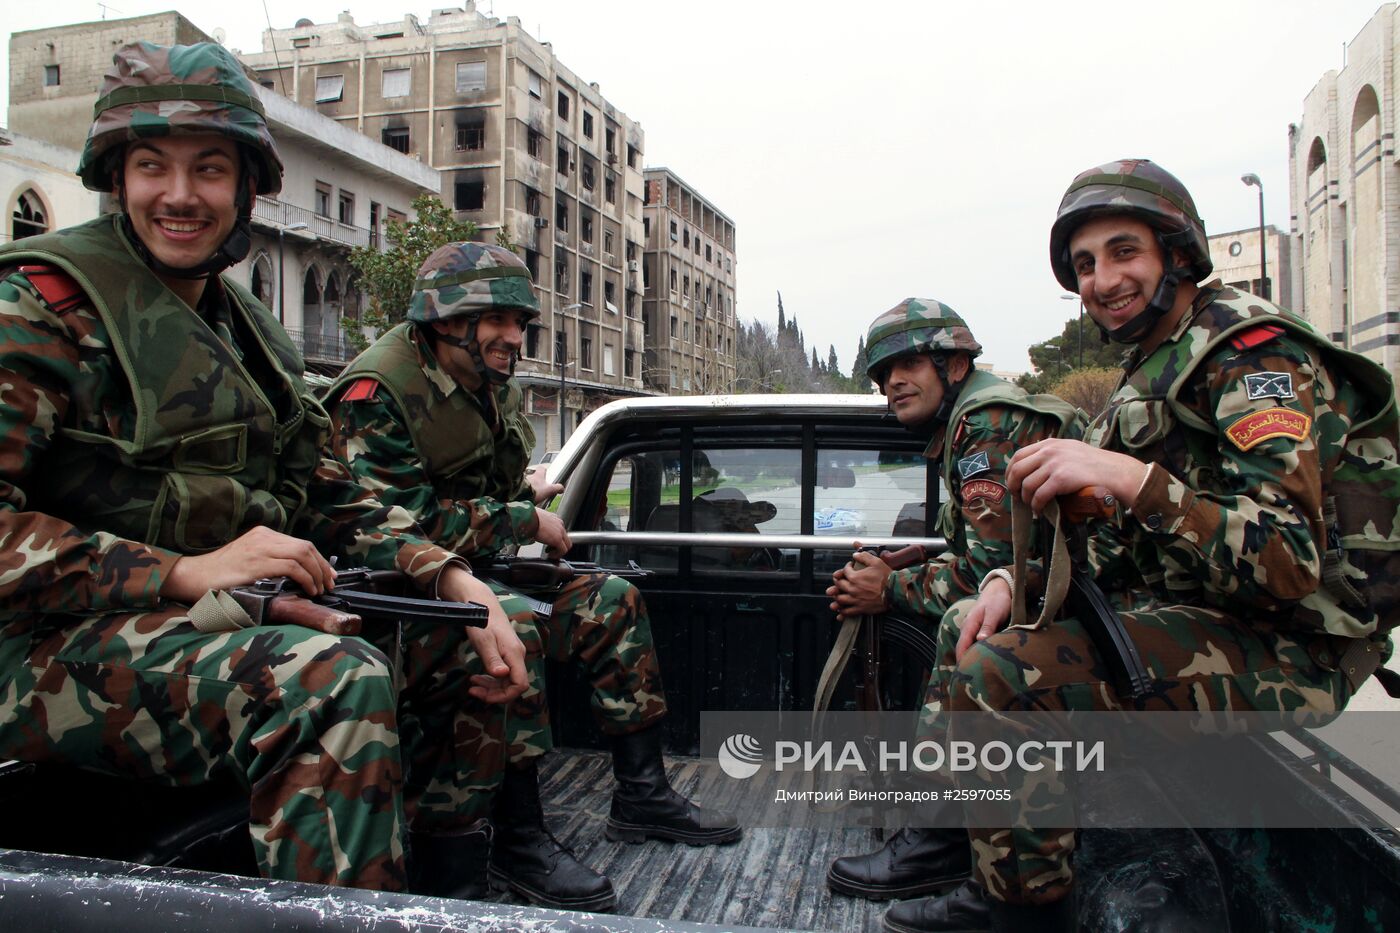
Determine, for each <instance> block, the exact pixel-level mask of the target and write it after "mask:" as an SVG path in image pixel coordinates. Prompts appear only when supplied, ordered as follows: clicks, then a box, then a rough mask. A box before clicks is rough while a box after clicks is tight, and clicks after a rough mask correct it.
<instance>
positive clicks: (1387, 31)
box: [1289, 3, 1400, 375]
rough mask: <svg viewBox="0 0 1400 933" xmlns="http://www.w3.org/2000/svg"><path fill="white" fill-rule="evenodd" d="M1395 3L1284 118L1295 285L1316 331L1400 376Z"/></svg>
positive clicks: (1398, 22)
mask: <svg viewBox="0 0 1400 933" xmlns="http://www.w3.org/2000/svg"><path fill="white" fill-rule="evenodd" d="M1397 29H1400V17H1397V16H1396V5H1395V4H1394V3H1386V4H1383V5H1382V6H1381V7H1380V9H1378V10H1377V11H1376V14H1375V16H1373V17H1372V18H1371V19H1370V21H1369V22H1367V23H1366V25H1365V26H1363V27H1362V28H1361V31H1360V32H1359V33H1357V34H1356V37H1355V38H1353V39H1352V40H1351V41H1350V42H1348V43H1347V45H1346V50H1345V53H1344V55H1343V67H1342V68H1341V70H1340V71H1336V70H1334V71H1328V72H1326V73H1325V74H1324V75H1323V76H1322V78H1321V79H1320V80H1319V81H1318V82H1317V85H1316V86H1315V87H1314V88H1313V89H1312V90H1311V91H1310V92H1309V93H1308V96H1307V97H1306V98H1305V99H1304V101H1303V119H1302V120H1301V121H1300V122H1299V123H1297V124H1294V125H1293V126H1291V127H1289V145H1290V152H1289V169H1290V175H1291V179H1290V182H1291V183H1290V186H1289V203H1290V205H1291V209H1292V210H1291V212H1292V228H1293V229H1292V234H1291V238H1292V244H1291V245H1292V259H1293V264H1292V265H1293V268H1292V278H1293V282H1292V291H1293V299H1294V302H1295V303H1296V305H1297V307H1295V308H1294V310H1295V311H1298V312H1300V313H1302V314H1304V315H1306V317H1307V318H1308V320H1309V321H1310V322H1311V323H1312V324H1313V326H1315V327H1316V328H1317V329H1318V330H1320V331H1322V332H1323V333H1324V334H1326V335H1327V336H1328V337H1330V338H1331V339H1332V340H1334V341H1335V342H1337V343H1339V344H1341V345H1343V346H1345V347H1348V348H1350V349H1352V350H1355V351H1357V352H1358V353H1362V354H1364V355H1366V356H1368V357H1370V358H1371V359H1373V360H1375V361H1377V362H1378V363H1381V364H1382V365H1384V366H1385V367H1386V368H1387V369H1388V370H1390V372H1391V373H1392V375H1400V172H1398V171H1397V169H1400V163H1398V162H1397V159H1396V153H1395V119H1396V116H1395V115H1396V107H1397V106H1400V89H1397V88H1396V84H1395V74H1396V68H1397V66H1400V54H1397V53H1398V52H1400V45H1397V43H1396V30H1397Z"/></svg>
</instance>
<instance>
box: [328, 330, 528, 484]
mask: <svg viewBox="0 0 1400 933" xmlns="http://www.w3.org/2000/svg"><path fill="white" fill-rule="evenodd" d="M413 328H414V325H413V324H411V323H407V322H405V323H403V324H399V325H398V326H396V327H394V328H393V329H392V330H390V331H388V332H387V333H386V334H384V336H383V337H380V338H379V340H377V341H375V343H374V345H373V346H371V347H370V348H369V349H368V350H366V351H365V352H364V353H361V354H360V355H359V356H358V357H357V358H356V359H355V361H354V362H352V363H351V364H350V366H349V367H348V368H347V369H346V370H345V372H344V373H342V374H341V376H340V378H339V379H338V380H336V383H335V385H333V386H331V389H330V391H329V392H328V393H327V395H326V398H327V399H336V398H338V397H339V396H340V394H341V393H342V392H343V391H344V390H345V388H346V387H347V386H348V385H349V384H350V383H351V382H353V381H355V380H356V379H361V378H365V377H369V378H372V379H374V380H376V381H377V382H378V383H379V385H380V386H382V387H383V388H384V389H386V390H387V391H388V392H389V395H390V397H392V398H393V400H394V402H395V404H397V405H398V408H399V411H400V412H402V413H403V418H404V423H405V424H406V425H407V426H408V433H409V436H410V438H411V439H412V441H413V449H414V450H415V451H417V453H418V456H419V458H420V459H421V460H422V461H423V467H424V469H425V470H426V471H427V473H428V475H429V476H430V477H431V478H432V482H433V489H434V491H435V492H436V493H437V494H438V496H439V497H440V498H443V499H476V498H479V497H487V498H491V499H496V500H498V501H500V502H509V501H511V500H512V499H515V498H517V497H518V495H519V493H520V491H521V485H522V483H523V481H524V476H525V467H526V465H527V464H528V463H529V462H530V451H531V450H532V449H533V448H534V446H535V432H534V430H533V429H532V428H531V427H530V424H529V422H527V421H526V420H525V418H524V416H523V415H522V414H521V411H520V408H521V392H520V386H519V385H518V384H517V383H516V381H515V380H514V379H512V380H510V382H508V383H506V384H505V385H504V386H501V387H500V388H498V389H494V390H492V391H494V393H495V401H496V408H497V411H498V412H499V413H500V417H501V423H502V425H503V429H502V431H501V434H500V435H499V436H497V435H495V434H493V433H492V431H491V426H490V423H489V420H488V418H487V415H486V413H484V412H483V411H482V410H481V402H480V400H479V399H478V398H477V396H476V394H475V393H473V392H471V391H468V390H466V389H463V390H462V391H458V392H452V393H451V394H449V395H448V396H447V397H446V398H444V397H443V395H442V393H441V392H440V391H438V390H437V388H435V387H434V386H433V384H432V383H431V382H430V381H429V380H428V376H427V374H426V373H424V372H423V364H422V362H421V361H420V359H419V356H418V350H417V348H416V347H415V346H414V340H415V338H414V331H413Z"/></svg>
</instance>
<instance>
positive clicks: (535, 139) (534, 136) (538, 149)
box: [525, 130, 544, 160]
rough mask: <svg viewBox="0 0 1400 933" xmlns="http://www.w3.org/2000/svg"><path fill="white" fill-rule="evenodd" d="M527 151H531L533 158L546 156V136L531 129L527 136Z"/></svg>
mask: <svg viewBox="0 0 1400 933" xmlns="http://www.w3.org/2000/svg"><path fill="white" fill-rule="evenodd" d="M525 151H526V152H528V153H530V158H532V159H536V160H538V159H543V158H544V136H543V135H541V134H539V133H536V132H535V131H534V130H529V131H528V132H527V133H526V136H525Z"/></svg>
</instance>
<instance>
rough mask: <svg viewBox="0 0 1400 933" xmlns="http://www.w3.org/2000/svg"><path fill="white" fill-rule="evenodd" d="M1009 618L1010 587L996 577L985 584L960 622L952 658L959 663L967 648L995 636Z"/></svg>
mask: <svg viewBox="0 0 1400 933" xmlns="http://www.w3.org/2000/svg"><path fill="white" fill-rule="evenodd" d="M1010 618H1011V587H1010V586H1008V585H1007V583H1006V581H1005V580H1003V579H1001V578H1000V577H997V578H995V579H993V580H991V581H990V582H989V583H988V584H987V588H986V589H985V590H983V591H982V595H980V596H978V597H977V604H976V605H974V606H973V607H972V609H971V610H970V611H969V612H968V614H967V616H966V618H964V619H963V620H962V629H961V630H960V631H959V632H958V645H957V647H956V648H955V649H954V651H953V654H954V657H956V658H957V659H958V660H959V661H961V660H962V656H963V655H965V654H967V651H968V649H969V648H971V647H972V646H973V645H974V644H976V643H977V642H979V641H982V640H983V639H985V638H987V637H988V636H990V635H993V634H995V633H996V632H997V631H998V630H1000V629H1001V627H1002V626H1003V625H1005V624H1006V620H1007V619H1010Z"/></svg>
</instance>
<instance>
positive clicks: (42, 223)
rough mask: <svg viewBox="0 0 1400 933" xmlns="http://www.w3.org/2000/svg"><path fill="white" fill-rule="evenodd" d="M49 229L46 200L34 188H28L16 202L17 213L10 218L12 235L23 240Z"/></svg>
mask: <svg viewBox="0 0 1400 933" xmlns="http://www.w3.org/2000/svg"><path fill="white" fill-rule="evenodd" d="M48 229H49V217H48V212H47V211H46V210H44V202H43V201H41V200H40V199H39V194H38V192H36V191H35V190H34V189H33V188H28V189H26V190H25V191H24V192H23V193H22V194H21V195H20V196H19V201H18V202H17V203H16V204H15V213H14V216H13V217H12V218H10V236H11V237H12V238H13V239H16V240H22V239H24V238H25V237H27V236H34V235H36V234H39V233H44V232H46V231H47V230H48Z"/></svg>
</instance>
